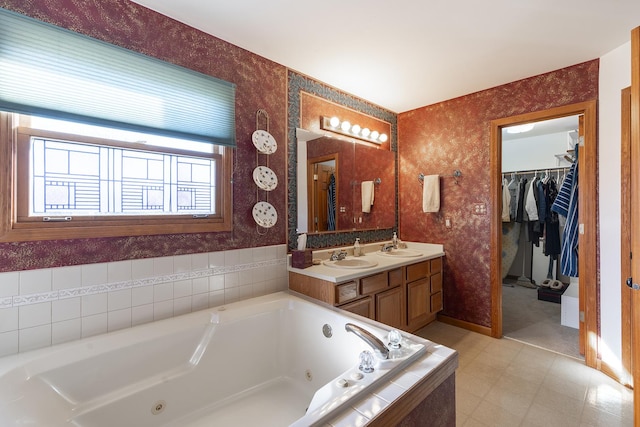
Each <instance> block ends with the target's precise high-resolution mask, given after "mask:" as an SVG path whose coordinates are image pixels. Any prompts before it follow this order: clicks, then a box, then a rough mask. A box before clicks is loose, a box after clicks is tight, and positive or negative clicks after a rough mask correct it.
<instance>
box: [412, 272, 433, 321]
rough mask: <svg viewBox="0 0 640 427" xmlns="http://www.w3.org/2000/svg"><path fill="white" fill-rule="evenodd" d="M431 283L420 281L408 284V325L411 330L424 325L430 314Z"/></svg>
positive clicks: (425, 280) (424, 280)
mask: <svg viewBox="0 0 640 427" xmlns="http://www.w3.org/2000/svg"><path fill="white" fill-rule="evenodd" d="M430 297H431V292H430V282H429V279H420V280H417V281H415V282H411V283H408V284H407V325H408V327H409V330H414V328H419V327H420V326H422V325H424V324H425V323H426V322H427V320H428V317H429V313H430V309H431V307H430Z"/></svg>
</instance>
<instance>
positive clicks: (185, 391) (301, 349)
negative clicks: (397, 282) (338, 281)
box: [0, 292, 431, 427]
mask: <svg viewBox="0 0 640 427" xmlns="http://www.w3.org/2000/svg"><path fill="white" fill-rule="evenodd" d="M347 323H352V324H356V325H360V326H361V327H363V328H365V329H366V330H367V331H369V332H370V333H372V334H373V335H375V336H377V337H378V338H380V339H382V340H385V343H386V342H387V334H388V331H386V330H383V329H380V328H379V327H378V325H377V324H369V323H364V322H363V321H361V320H358V318H356V317H350V316H348V315H345V314H342V312H339V311H336V310H331V309H327V308H324V307H321V306H319V305H316V304H313V303H311V302H308V301H306V300H304V299H301V298H298V297H296V296H293V295H290V294H288V293H285V292H281V293H276V294H271V295H267V296H264V297H259V298H254V299H252V300H248V301H242V302H238V303H233V304H229V305H226V306H222V307H217V308H213V309H209V310H203V311H200V312H195V313H191V314H188V315H184V316H180V317H176V318H173V319H167V320H163V321H159V322H155V323H152V324H148V325H142V326H137V327H134V328H131V329H128V330H123V331H118V332H115V333H111V334H107V335H102V336H98V337H93V338H89V339H84V340H81V341H76V342H73V343H68V344H63V345H59V346H55V347H51V348H48V349H44V350H38V351H35V352H31V353H26V354H22V355H18V356H14V357H12V358H10V359H7V358H5V359H4V360H0V362H2V363H1V364H0V368H2V369H3V370H2V371H0V372H4V374H3V375H2V376H0V425H1V426H3V427H11V426H40V427H41V426H52V427H53V426H63V425H64V426H68V425H71V426H82V427H85V426H100V427H102V426H104V427H113V426H120V427H122V426H136V427H145V426H154V427H155V426H180V427H186V426H191V427H193V426H207V427H211V426H252V425H257V426H261V427H264V426H287V425H294V426H310V425H324V424H325V423H326V422H327V420H330V419H332V418H334V417H335V416H336V411H340V410H341V409H343V407H344V405H349V404H353V402H355V401H356V400H358V399H360V398H361V397H362V396H363V395H362V394H359V393H363V392H366V391H370V390H371V389H372V388H375V387H378V386H379V385H380V384H381V383H382V381H388V380H389V378H390V376H393V375H396V374H397V373H398V370H400V371H401V370H402V369H405V368H406V367H407V366H408V365H409V364H411V363H412V361H413V360H414V359H416V358H419V359H424V355H425V354H426V351H427V347H428V346H429V345H430V344H431V343H430V342H429V341H426V340H422V339H420V338H417V337H414V336H413V335H404V336H403V341H402V347H401V349H400V350H392V351H391V358H390V359H388V360H386V361H384V362H382V361H381V360H380V359H379V358H377V357H376V358H375V359H376V364H375V369H374V371H373V373H365V374H362V373H360V370H359V369H358V367H359V364H360V363H359V355H360V353H361V352H362V351H363V350H370V351H371V352H373V349H372V347H371V346H370V345H368V344H367V343H366V342H365V340H363V339H361V338H360V337H359V336H357V335H356V334H355V333H350V332H347V331H346V330H345V324H347ZM327 336H329V337H327ZM8 361H9V362H11V364H12V366H9V367H7V363H8ZM360 377H361V378H360ZM332 411H333V412H332Z"/></svg>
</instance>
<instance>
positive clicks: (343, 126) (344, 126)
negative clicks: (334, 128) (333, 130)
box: [340, 120, 351, 132]
mask: <svg viewBox="0 0 640 427" xmlns="http://www.w3.org/2000/svg"><path fill="white" fill-rule="evenodd" d="M340 129H342V132H349V129H351V123H349V122H348V121H346V120H345V121H344V122H342V124H341V125H340Z"/></svg>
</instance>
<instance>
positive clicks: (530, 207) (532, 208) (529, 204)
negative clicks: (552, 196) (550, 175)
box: [525, 178, 538, 221]
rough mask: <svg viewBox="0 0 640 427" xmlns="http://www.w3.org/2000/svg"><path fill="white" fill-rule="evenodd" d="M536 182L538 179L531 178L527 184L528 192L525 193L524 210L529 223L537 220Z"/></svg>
mask: <svg viewBox="0 0 640 427" xmlns="http://www.w3.org/2000/svg"><path fill="white" fill-rule="evenodd" d="M537 182H538V178H533V179H532V180H531V183H530V184H529V192H528V193H527V200H526V202H525V209H526V210H527V215H528V216H529V221H537V220H538V202H537V201H536V197H537V193H538V188H537Z"/></svg>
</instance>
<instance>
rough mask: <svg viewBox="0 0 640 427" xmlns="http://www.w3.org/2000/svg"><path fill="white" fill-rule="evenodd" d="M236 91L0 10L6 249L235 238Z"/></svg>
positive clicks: (1, 213)
mask: <svg viewBox="0 0 640 427" xmlns="http://www.w3.org/2000/svg"><path fill="white" fill-rule="evenodd" d="M235 89H236V88H235V85H234V84H233V83H230V82H226V81H223V80H220V79H217V78H215V77H213V76H210V75H208V74H203V73H199V72H196V71H194V70H191V69H187V68H184V67H180V66H178V65H175V64H171V63H168V62H165V61H161V60H159V59H157V58H154V57H151V56H147V55H143V54H141V53H139V52H134V51H131V50H127V49H124V48H122V47H119V46H115V45H111V44H109V43H105V42H103V41H100V40H96V39H93V38H91V37H87V36H84V35H81V34H78V33H76V32H74V31H70V30H67V29H64V28H60V27H56V26H54V25H50V24H47V23H44V22H41V21H38V20H36V19H33V18H29V17H27V16H24V15H21V14H18V13H15V12H11V11H8V10H5V9H2V8H0V111H3V112H0V195H1V196H0V241H20V240H42V239H68V238H78V237H101V236H132V235H142V234H168V233H190V232H206V231H222V230H230V229H231V154H230V153H231V150H232V147H235V137H236V135H235ZM42 117H46V118H48V119H46V120H44V119H41V118H42ZM114 129H115V130H114Z"/></svg>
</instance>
